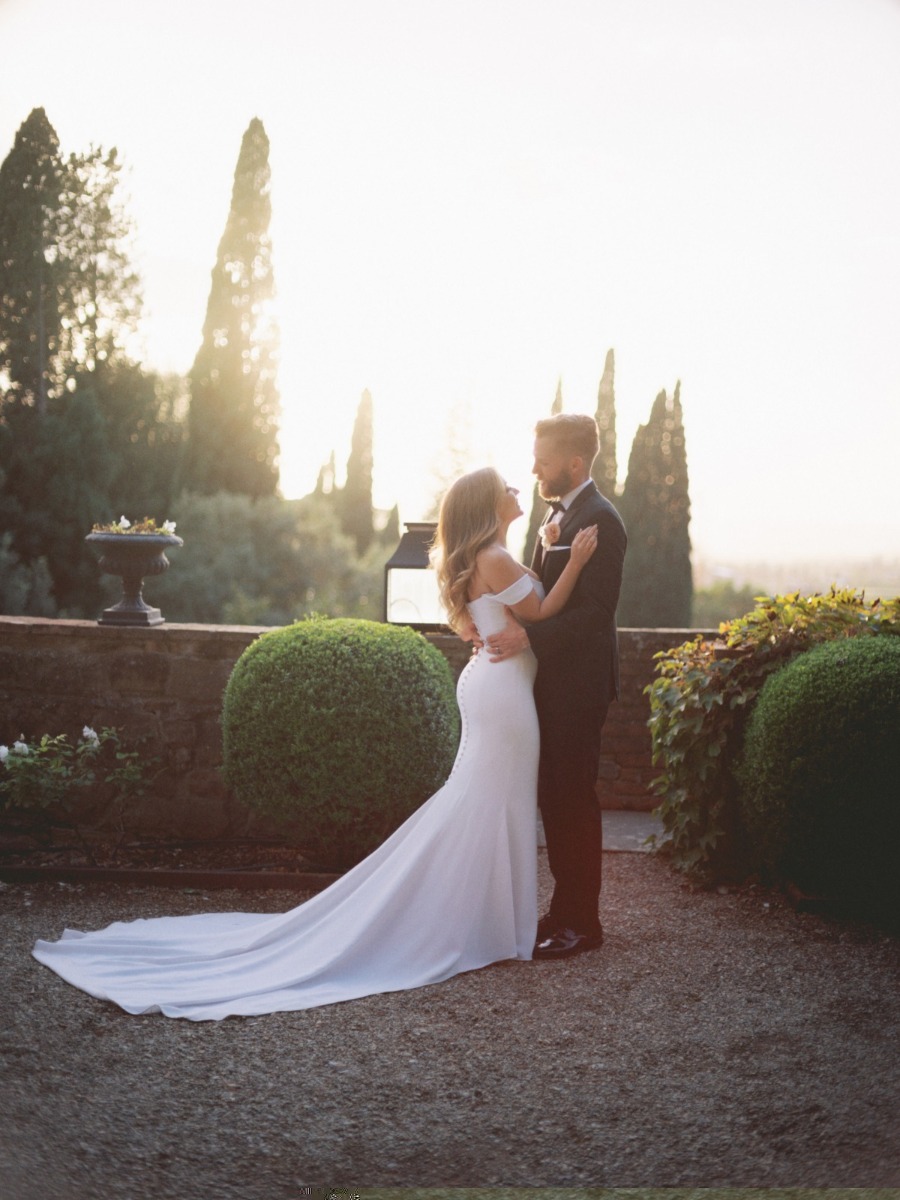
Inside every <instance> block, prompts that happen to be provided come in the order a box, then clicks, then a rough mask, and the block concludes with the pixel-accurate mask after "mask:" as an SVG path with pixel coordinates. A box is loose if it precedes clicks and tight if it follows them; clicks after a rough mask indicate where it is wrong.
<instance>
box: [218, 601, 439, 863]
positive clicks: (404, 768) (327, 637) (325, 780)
mask: <svg viewBox="0 0 900 1200" xmlns="http://www.w3.org/2000/svg"><path fill="white" fill-rule="evenodd" d="M222 724H223V734H224V766H225V777H226V780H227V782H228V784H229V786H230V787H231V788H232V790H233V791H234V793H235V795H236V796H237V797H238V798H239V799H240V800H242V801H243V802H244V803H246V804H247V805H249V806H251V807H253V808H254V809H256V810H258V811H260V812H262V813H264V814H266V815H267V816H270V817H275V818H283V819H286V820H288V821H289V822H290V827H291V829H292V830H293V831H296V832H295V833H294V834H293V835H292V836H293V837H294V838H295V840H297V842H298V845H299V846H300V847H301V848H302V849H303V851H304V852H305V853H306V854H308V855H309V856H310V857H312V858H313V859H315V860H316V861H317V862H320V863H322V864H327V865H330V866H336V867H348V866H351V865H353V864H354V863H355V862H358V861H359V860H360V859H361V858H364V857H365V855H367V854H369V853H370V852H371V851H372V850H374V849H375V848H376V847H377V846H378V845H379V844H380V843H381V842H382V841H384V839H385V838H386V837H387V836H388V835H389V834H390V833H392V832H393V831H394V830H395V829H396V828H397V826H398V825H400V824H401V823H402V822H403V821H404V820H405V819H406V817H408V816H409V814H410V813H412V812H413V811H414V810H415V809H416V808H418V807H419V805H420V804H422V803H423V801H425V800H426V799H427V798H428V797H429V796H430V795H431V794H432V793H433V792H435V791H436V790H437V789H438V788H439V787H440V786H441V784H442V783H443V782H444V781H445V779H446V778H447V775H448V774H449V773H450V769H451V767H452V765H453V759H454V756H455V752H456V747H457V743H458V739H459V712H458V709H457V705H456V696H455V690H454V686H453V679H452V676H451V673H450V668H449V666H448V665H447V662H446V660H445V658H444V657H443V655H442V654H441V653H440V651H438V650H436V649H435V648H434V647H433V646H432V645H430V643H429V642H427V641H426V639H425V638H424V637H422V635H421V634H419V633H416V632H415V631H413V630H412V629H408V628H406V627H399V626H391V625H382V624H378V623H376V622H373V621H362V620H352V619H335V620H329V619H325V618H317V619H312V620H306V621H301V622H298V623H296V624H294V625H290V626H287V627H285V628H282V629H277V630H273V631H272V632H271V633H267V634H264V635H263V636H262V637H260V638H259V639H258V640H257V641H255V642H254V643H253V644H252V645H250V646H249V647H248V648H247V650H245V651H244V653H243V654H242V655H241V657H240V659H239V660H238V661H237V663H236V664H235V667H234V670H233V672H232V674H231V677H230V679H229V681H228V685H227V688H226V691H225V701H224V709H223V715H222Z"/></svg>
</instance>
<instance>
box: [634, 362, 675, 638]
mask: <svg viewBox="0 0 900 1200" xmlns="http://www.w3.org/2000/svg"><path fill="white" fill-rule="evenodd" d="M618 507H619V511H620V513H621V515H622V520H623V521H624V522H625V528H626V529H627V531H628V554H627V555H626V556H625V569H624V572H623V577H622V591H621V595H620V598H619V609H618V619H619V624H620V625H625V626H632V627H637V628H673V629H678V628H686V627H688V626H690V623H691V600H692V595H693V582H692V575H691V540H690V534H689V532H688V525H689V522H690V498H689V495H688V471H687V454H686V449H685V438H684V423H683V417H682V409H681V384H680V382H679V383H678V384H677V385H676V387H675V394H674V396H672V397H671V398H669V397H668V396H667V395H666V393H665V391H662V392H660V393H659V395H658V396H657V397H656V400H655V401H654V403H653V408H652V411H651V413H650V420H649V421H648V422H647V424H646V425H641V426H639V428H638V431H637V433H636V434H635V437H634V442H633V444H632V447H631V455H630V457H629V460H628V478H627V479H626V481H625V489H624V491H623V493H622V497H621V501H620V504H619V506H618Z"/></svg>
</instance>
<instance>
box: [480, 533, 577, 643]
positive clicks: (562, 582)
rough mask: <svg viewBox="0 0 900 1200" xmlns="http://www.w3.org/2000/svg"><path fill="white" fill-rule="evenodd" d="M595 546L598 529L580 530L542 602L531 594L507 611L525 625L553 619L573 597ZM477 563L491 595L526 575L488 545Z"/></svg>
mask: <svg viewBox="0 0 900 1200" xmlns="http://www.w3.org/2000/svg"><path fill="white" fill-rule="evenodd" d="M596 547H597V526H596V525H588V526H587V528H586V529H580V530H579V531H578V533H576V534H575V537H574V538H573V539H572V549H571V551H570V553H569V561H568V562H567V563H566V565H565V567H563V571H562V574H561V575H560V577H559V579H557V581H556V583H555V584H554V585H553V587H552V588H551V589H550V591H549V592H548V593H547V595H546V596H545V597H544V599H543V600H541V599H539V598H538V594H537V592H535V591H531V592H530V593H529V594H528V595H527V596H526V597H525V599H524V600H520V601H519V602H518V603H517V604H511V605H509V611H510V612H512V613H513V614H514V615H515V616H516V618H517V619H518V620H519V621H524V622H526V623H527V624H531V623H532V622H533V621H543V620H545V619H546V618H547V617H554V616H556V614H557V613H558V612H559V611H560V610H561V609H562V607H563V606H564V604H565V603H566V601H567V600H568V599H569V597H570V596H571V595H572V591H573V589H574V587H575V584H576V582H577V581H578V576H579V575H580V574H581V569H582V567H583V566H584V564H585V563H586V562H587V561H588V559H589V558H590V557H591V555H592V554H593V553H594V550H595V549H596ZM477 563H478V572H479V574H480V575H481V577H482V578H483V579H484V581H485V582H486V583H487V585H488V587H489V588H490V590H491V591H492V592H494V593H499V592H502V591H504V590H505V589H506V588H508V587H509V586H510V585H511V584H513V583H515V581H516V580H517V579H520V578H521V577H522V575H523V574H525V573H526V568H525V567H523V566H522V565H521V563H517V562H516V560H515V559H514V558H513V557H512V555H511V554H510V553H509V552H508V551H507V550H505V549H504V548H503V547H502V546H488V547H487V549H485V550H482V551H481V553H480V554H479V555H478V559H477ZM529 574H530V572H529Z"/></svg>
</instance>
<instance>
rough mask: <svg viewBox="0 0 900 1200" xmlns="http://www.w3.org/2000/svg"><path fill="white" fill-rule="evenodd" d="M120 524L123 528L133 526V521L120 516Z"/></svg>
mask: <svg viewBox="0 0 900 1200" xmlns="http://www.w3.org/2000/svg"><path fill="white" fill-rule="evenodd" d="M119 524H120V525H121V526H122V528H123V529H130V528H131V522H130V521H129V520H128V518H127V517H119Z"/></svg>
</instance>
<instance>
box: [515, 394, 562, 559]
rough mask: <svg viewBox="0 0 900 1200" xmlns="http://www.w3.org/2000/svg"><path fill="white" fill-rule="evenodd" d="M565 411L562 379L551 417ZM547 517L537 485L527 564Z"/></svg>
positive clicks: (533, 502)
mask: <svg viewBox="0 0 900 1200" xmlns="http://www.w3.org/2000/svg"><path fill="white" fill-rule="evenodd" d="M562 410H563V398H562V379H558V380H557V381H556V395H555V396H554V397H553V403H552V404H551V406H550V416H551V417H555V416H556V414H557V413H561V412H562ZM546 515H547V501H546V500H542V499H541V493H540V492H539V491H538V485H537V484H535V485H534V487H533V489H532V492H531V513H530V514H529V517H528V530H527V532H526V534H525V549H524V552H523V553H524V558H525V562H527V563H529V562H531V559H532V557H533V555H534V551H535V547H536V546H537V537H538V530H539V529H540V527H541V525H542V524H543V521H544V517H545V516H546Z"/></svg>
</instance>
